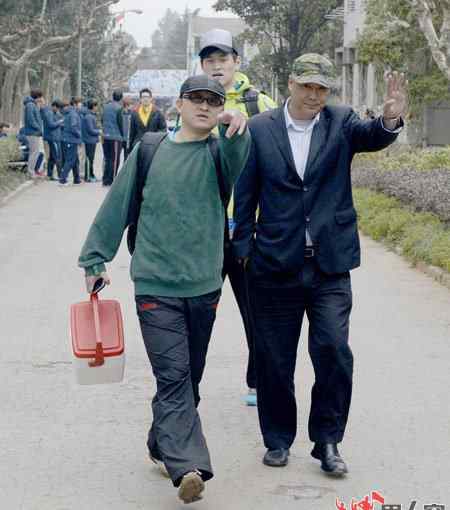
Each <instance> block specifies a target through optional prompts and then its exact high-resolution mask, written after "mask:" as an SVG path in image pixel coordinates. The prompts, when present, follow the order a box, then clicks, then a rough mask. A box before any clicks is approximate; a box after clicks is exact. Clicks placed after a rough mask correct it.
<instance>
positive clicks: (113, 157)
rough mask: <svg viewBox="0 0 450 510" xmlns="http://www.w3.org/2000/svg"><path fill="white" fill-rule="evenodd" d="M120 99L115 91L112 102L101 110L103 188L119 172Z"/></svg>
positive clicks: (120, 140) (120, 93) (120, 92)
mask: <svg viewBox="0 0 450 510" xmlns="http://www.w3.org/2000/svg"><path fill="white" fill-rule="evenodd" d="M122 97H123V94H122V91H120V90H115V91H114V92H113V95H112V101H111V102H109V103H107V104H106V105H105V106H104V108H103V117H102V126H103V156H104V159H105V162H104V167H103V186H111V184H112V183H113V181H114V179H115V177H116V175H117V172H118V170H119V163H120V151H121V148H122V141H123V137H122V134H121V132H120V128H119V122H118V118H117V117H118V116H117V114H118V112H119V110H120V109H121V107H122V106H121V104H120V101H121V100H122Z"/></svg>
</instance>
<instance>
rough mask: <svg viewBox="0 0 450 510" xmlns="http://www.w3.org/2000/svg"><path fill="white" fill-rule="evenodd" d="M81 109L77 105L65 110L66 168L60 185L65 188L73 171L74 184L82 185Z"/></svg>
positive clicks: (64, 147) (68, 106)
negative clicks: (79, 158) (80, 165)
mask: <svg viewBox="0 0 450 510" xmlns="http://www.w3.org/2000/svg"><path fill="white" fill-rule="evenodd" d="M78 110H79V108H77V105H76V104H70V105H67V106H66V107H65V108H64V110H63V114H64V126H63V132H62V147H63V153H64V166H63V168H62V170H61V176H60V179H59V183H60V184H61V185H63V186H65V185H68V182H67V177H68V175H69V172H70V171H71V170H72V171H73V183H74V184H81V180H80V172H79V161H78V146H79V145H80V144H81V143H82V139H81V118H80V114H79V111H78Z"/></svg>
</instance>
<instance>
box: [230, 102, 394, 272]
mask: <svg viewBox="0 0 450 510" xmlns="http://www.w3.org/2000/svg"><path fill="white" fill-rule="evenodd" d="M249 127H250V132H251V135H252V148H251V151H250V156H249V159H248V163H247V166H246V168H245V169H244V171H243V173H242V174H241V177H240V178H239V180H238V182H237V184H236V187H235V211H234V218H235V221H236V227H235V231H234V236H233V247H234V253H235V255H236V256H237V257H250V272H251V273H252V274H253V276H255V277H257V278H262V279H268V280H272V279H275V280H276V279H286V278H289V277H293V276H294V275H297V274H298V273H299V271H300V269H301V267H302V265H303V263H304V249H305V229H306V226H307V227H308V231H309V233H310V235H311V238H312V240H313V243H314V246H315V248H316V259H317V262H318V265H319V267H320V269H321V270H322V271H323V272H325V273H327V274H338V273H344V272H346V271H349V270H350V269H353V268H355V267H357V266H359V264H360V246H359V236H358V229H357V218H356V211H355V208H354V206H353V199H352V187H351V176H350V167H351V162H352V158H353V156H354V154H355V153H357V152H364V151H377V150H379V149H383V148H384V147H387V146H388V145H389V144H391V143H392V142H393V141H394V140H395V139H396V138H397V134H394V133H391V132H388V131H386V130H385V129H384V128H383V126H382V123H381V119H374V120H364V121H363V120H361V119H360V118H359V117H358V116H357V115H356V113H355V112H354V111H353V110H352V109H351V108H348V107H344V106H326V107H325V108H324V109H323V110H322V112H321V115H320V120H319V122H318V123H317V124H316V125H315V127H314V129H313V133H312V139H311V146H310V151H309V156H308V160H307V166H306V170H305V175H304V179H303V180H302V179H301V178H300V177H299V175H298V173H297V171H296V168H295V164H294V159H293V156H292V152H291V147H290V143H289V138H288V133H287V128H286V122H285V117H284V108H283V107H281V108H278V109H276V110H271V111H268V112H264V113H262V114H260V115H257V116H255V117H253V118H252V119H251V120H250V122H249ZM258 207H259V214H258V219H257V221H256V210H257V208H258Z"/></svg>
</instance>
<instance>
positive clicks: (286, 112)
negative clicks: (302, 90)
mask: <svg viewBox="0 0 450 510" xmlns="http://www.w3.org/2000/svg"><path fill="white" fill-rule="evenodd" d="M289 101H290V98H288V100H287V101H286V103H285V104H284V119H285V121H286V128H287V129H289V128H292V129H295V130H296V131H304V130H303V129H302V130H300V129H299V128H298V126H296V125H295V123H294V121H293V120H292V117H291V114H290V113H289V109H288V104H289ZM319 120H320V112H319V113H318V114H317V115H316V116H315V117H314V119H313V122H312V123H311V124H310V126H309V127H308V129H307V130H306V131H309V130H311V129H313V128H314V126H315V125H316V124H317V123H318V122H319Z"/></svg>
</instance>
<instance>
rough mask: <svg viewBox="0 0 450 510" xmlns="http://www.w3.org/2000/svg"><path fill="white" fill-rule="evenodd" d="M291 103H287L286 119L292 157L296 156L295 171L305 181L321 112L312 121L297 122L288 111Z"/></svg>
mask: <svg viewBox="0 0 450 510" xmlns="http://www.w3.org/2000/svg"><path fill="white" fill-rule="evenodd" d="M289 101H290V99H288V100H287V101H286V104H285V106H284V118H285V120H286V128H287V132H288V137H289V143H290V145H291V150H292V155H293V156H294V163H295V169H296V170H297V173H298V175H299V176H300V178H301V179H303V178H304V176H305V169H306V163H307V161H308V156H309V148H310V146H311V137H312V132H313V129H314V126H315V125H316V124H317V123H318V122H319V120H320V112H319V113H318V114H317V115H316V116H315V117H314V118H313V119H311V120H295V119H293V118H292V117H291V115H290V113H289V110H288V105H289Z"/></svg>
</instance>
